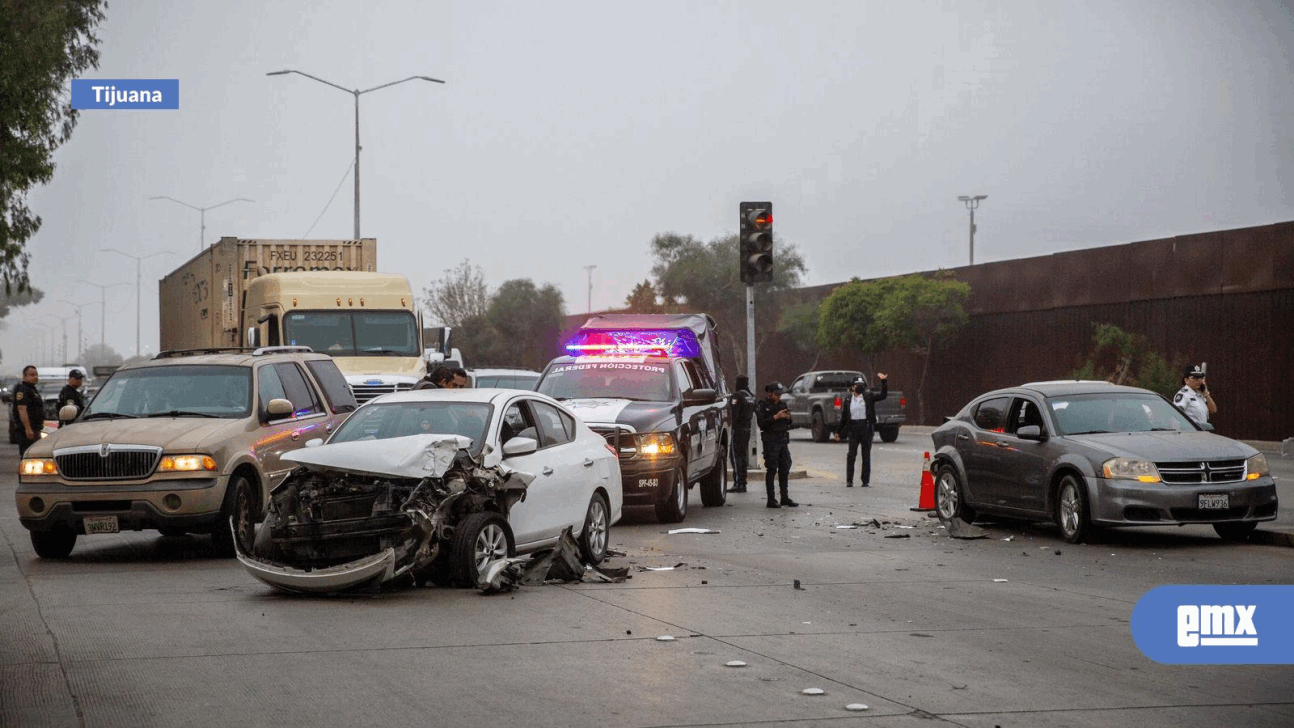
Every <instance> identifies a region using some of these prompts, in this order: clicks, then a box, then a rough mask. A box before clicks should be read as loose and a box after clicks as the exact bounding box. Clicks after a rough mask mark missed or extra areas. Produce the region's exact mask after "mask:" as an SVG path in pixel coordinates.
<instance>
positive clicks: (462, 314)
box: [422, 259, 490, 348]
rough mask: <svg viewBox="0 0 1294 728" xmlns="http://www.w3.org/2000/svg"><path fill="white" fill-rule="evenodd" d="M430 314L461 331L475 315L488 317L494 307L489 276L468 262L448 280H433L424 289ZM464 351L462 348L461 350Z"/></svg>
mask: <svg viewBox="0 0 1294 728" xmlns="http://www.w3.org/2000/svg"><path fill="white" fill-rule="evenodd" d="M422 296H423V300H424V304H423V305H424V306H425V307H426V309H427V313H428V314H430V315H431V317H432V318H434V319H436V320H437V321H439V322H440V323H442V324H444V325H445V326H453V327H455V328H458V327H460V326H462V325H463V322H464V321H465V320H467V319H469V318H472V317H474V316H483V315H485V312H486V310H487V309H488V308H489V306H490V289H489V288H488V287H487V286H486V285H485V273H484V272H483V271H482V270H481V267H480V266H473V265H472V264H471V263H470V262H468V260H467V259H464V260H463V262H462V263H459V264H458V266H457V267H456V268H454V269H453V270H449V271H445V277H444V278H441V279H440V280H439V281H432V283H431V285H429V286H428V287H426V288H424V289H423V290H422ZM460 348H461V347H460Z"/></svg>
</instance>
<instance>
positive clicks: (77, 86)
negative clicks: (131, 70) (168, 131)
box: [72, 78, 180, 109]
mask: <svg viewBox="0 0 1294 728" xmlns="http://www.w3.org/2000/svg"><path fill="white" fill-rule="evenodd" d="M72 108H74V109H178V108H180V80H179V79H178V78H143V79H141V78H126V79H104V80H101V81H95V80H87V79H73V81H72Z"/></svg>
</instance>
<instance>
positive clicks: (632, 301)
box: [625, 281, 661, 313]
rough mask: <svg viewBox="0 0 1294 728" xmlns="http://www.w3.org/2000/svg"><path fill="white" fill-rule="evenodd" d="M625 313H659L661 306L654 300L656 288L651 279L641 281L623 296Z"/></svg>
mask: <svg viewBox="0 0 1294 728" xmlns="http://www.w3.org/2000/svg"><path fill="white" fill-rule="evenodd" d="M625 306H627V307H628V311H627V313H660V311H661V306H660V304H659V303H657V302H656V289H655V288H653V287H652V284H651V281H643V282H642V283H639V284H638V285H636V286H634V289H633V290H632V291H630V292H629V295H628V296H626V297H625Z"/></svg>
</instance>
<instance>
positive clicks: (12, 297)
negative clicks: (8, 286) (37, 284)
mask: <svg viewBox="0 0 1294 728" xmlns="http://www.w3.org/2000/svg"><path fill="white" fill-rule="evenodd" d="M44 297H45V293H44V292H43V291H41V290H40V289H38V288H32V287H31V286H27V288H26V290H19V291H9V292H8V294H7V295H0V319H3V318H4V317H6V316H8V315H9V311H10V309H14V308H17V307H19V306H30V305H32V304H35V303H40V300H41V299H42V298H44Z"/></svg>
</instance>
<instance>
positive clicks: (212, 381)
mask: <svg viewBox="0 0 1294 728" xmlns="http://www.w3.org/2000/svg"><path fill="white" fill-rule="evenodd" d="M65 409H66V408H65ZM354 409H355V398H354V396H353V395H352V394H351V390H350V388H349V387H348V386H347V385H346V380H345V378H344V377H343V376H342V374H341V372H340V371H338V369H337V365H336V364H335V363H333V360H332V358H331V357H329V356H327V355H325V354H316V353H313V352H311V351H310V349H309V348H307V347H287V346H283V347H265V348H262V349H257V350H255V351H248V350H230V349H223V350H222V349H211V350H202V351H192V352H163V353H161V354H158V355H157V357H156V358H154V359H152V360H150V361H147V362H143V363H140V364H134V365H131V366H126V367H122V368H121V369H118V370H117V371H116V373H114V374H113V375H112V378H111V379H109V380H108V381H107V382H105V383H104V385H103V388H102V389H100V390H99V392H98V394H96V395H95V398H94V400H93V401H91V402H90V404H89V405H88V406H87V407H86V409H85V412H83V413H81V414H80V416H79V417H77V419H76V421H75V422H73V423H72V424H70V425H66V426H64V427H63V428H61V429H59V430H57V431H56V432H54V433H53V434H51V435H50V436H49V437H47V438H45V439H43V440H40V441H39V442H37V443H35V444H34V445H32V446H31V448H29V449H28V450H27V455H26V457H25V458H24V459H23V460H22V462H21V463H20V464H19V467H18V475H19V478H18V480H19V483H18V490H17V492H16V494H15V500H16V501H17V504H18V517H19V521H21V522H22V525H23V526H24V527H26V528H27V530H29V531H31V542H32V546H33V548H35V550H36V553H37V554H38V555H39V556H41V557H44V558H62V557H65V556H67V555H68V554H70V553H71V552H72V548H73V547H74V546H75V545H76V538H77V536H78V535H81V534H87V535H88V534H96V533H117V532H119V531H124V530H134V531H139V530H143V529H145V528H150V529H157V530H158V531H161V532H162V533H163V534H164V535H181V534H184V533H210V534H212V536H213V538H214V540H215V543H216V545H217V548H218V549H219V550H220V551H221V552H222V553H224V554H225V555H228V556H233V555H234V543H233V539H234V536H233V534H232V533H231V531H230V528H229V519H230V518H231V517H232V518H233V519H234V524H235V529H236V531H237V534H238V536H237V537H238V539H239V540H240V541H241V542H242V543H243V544H244V545H245V546H246V547H247V548H248V549H250V548H251V540H252V534H253V533H254V531H253V528H254V524H255V523H257V522H258V521H259V520H260V517H261V513H262V512H263V510H264V505H265V503H266V499H267V498H268V494H269V491H270V489H271V488H272V487H274V486H275V485H277V484H278V482H279V481H280V480H282V479H283V477H284V476H285V475H287V473H288V471H289V470H291V467H290V463H287V462H282V461H280V457H281V456H282V455H283V454H284V453H286V452H288V451H290V450H295V449H296V448H299V447H301V446H303V445H304V444H305V443H306V442H307V441H308V440H311V439H313V438H316V437H321V438H326V437H327V436H328V434H329V433H330V432H332V431H333V430H334V429H335V428H336V427H337V426H338V425H340V424H341V423H342V422H343V421H345V419H346V417H347V416H348V415H349V414H350V412H351V411H352V410H354Z"/></svg>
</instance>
